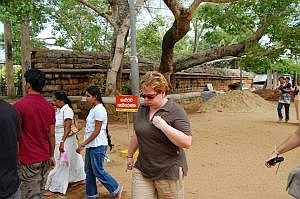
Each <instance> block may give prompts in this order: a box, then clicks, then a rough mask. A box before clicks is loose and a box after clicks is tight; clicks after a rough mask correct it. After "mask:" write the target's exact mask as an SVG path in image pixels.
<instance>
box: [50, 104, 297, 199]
mask: <svg viewBox="0 0 300 199" xmlns="http://www.w3.org/2000/svg"><path fill="white" fill-rule="evenodd" d="M291 107H292V110H291V120H290V122H289V123H277V122H276V120H277V116H276V105H275V103H274V104H273V106H271V108H268V109H266V110H264V111H259V112H250V113H249V112H245V113H234V112H230V113H229V112H225V111H224V112H210V113H191V114H189V118H190V121H191V126H192V130H193V145H192V147H191V148H190V149H188V150H186V153H187V159H188V165H189V172H188V176H187V177H186V178H185V198H187V199H215V198H216V199H258V198H262V199H263V198H274V199H288V198H292V197H290V196H289V195H288V194H287V192H286V191H285V186H286V179H287V175H288V172H289V171H290V170H291V169H292V168H293V167H296V166H298V165H300V159H299V153H300V151H299V149H295V150H294V151H291V152H288V153H287V154H285V155H284V157H285V161H284V162H283V163H282V164H281V165H280V168H279V170H278V173H277V175H276V174H275V171H276V168H272V169H267V168H266V167H264V160H265V158H266V156H267V155H268V154H269V153H270V152H271V151H272V150H273V148H274V145H275V144H279V143H280V142H281V141H282V140H283V139H285V138H286V137H288V136H289V135H290V134H291V133H293V132H294V131H295V130H296V128H297V125H298V121H297V120H296V119H295V111H294V105H293V104H292V105H291ZM127 129H128V128H127V125H126V122H119V123H111V124H110V132H111V134H112V139H113V142H114V144H115V145H116V146H115V148H114V149H113V151H112V152H111V153H110V159H111V162H109V163H106V168H107V170H108V171H109V172H110V173H111V174H112V176H114V177H115V178H116V179H117V180H118V181H119V182H120V183H121V184H122V185H123V186H124V190H125V193H124V197H122V198H123V199H127V198H130V189H131V184H130V183H131V172H125V167H126V159H125V158H122V157H120V151H121V150H123V149H126V148H127V145H128V130H127ZM84 190H85V187H84V186H77V187H75V188H71V189H69V191H68V193H67V195H66V196H62V195H58V194H56V195H55V196H52V197H49V198H52V199H54V198H72V199H73V198H74V199H76V198H84ZM99 190H100V192H101V193H100V194H101V196H100V198H109V197H108V195H107V191H106V190H105V189H104V188H103V187H102V186H100V185H99Z"/></svg>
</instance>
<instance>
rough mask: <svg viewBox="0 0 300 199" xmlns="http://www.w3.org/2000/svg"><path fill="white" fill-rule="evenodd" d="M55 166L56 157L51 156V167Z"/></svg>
mask: <svg viewBox="0 0 300 199" xmlns="http://www.w3.org/2000/svg"><path fill="white" fill-rule="evenodd" d="M54 167H55V158H54V157H50V169H51V170H52V169H54Z"/></svg>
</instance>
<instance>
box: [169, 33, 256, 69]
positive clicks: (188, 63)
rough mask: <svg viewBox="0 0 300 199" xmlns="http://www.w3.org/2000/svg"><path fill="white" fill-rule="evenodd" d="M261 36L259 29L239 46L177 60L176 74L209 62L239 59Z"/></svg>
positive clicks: (201, 52)
mask: <svg viewBox="0 0 300 199" xmlns="http://www.w3.org/2000/svg"><path fill="white" fill-rule="evenodd" d="M261 36H262V34H261V31H260V29H258V30H257V31H256V32H255V33H254V34H253V35H252V36H251V37H250V38H248V39H247V40H244V41H241V42H240V43H238V44H232V45H229V46H221V47H218V48H211V49H207V50H203V51H200V52H197V53H193V54H192V55H190V56H186V57H184V58H180V59H178V60H176V61H175V62H174V64H173V67H174V72H178V71H182V70H185V69H188V68H191V67H193V66H197V65H201V64H203V63H206V62H209V61H213V60H216V59H221V58H223V57H226V56H234V57H239V56H241V55H243V52H244V50H245V48H246V47H247V45H250V44H251V43H253V42H257V41H258V40H259V39H260V38H261Z"/></svg>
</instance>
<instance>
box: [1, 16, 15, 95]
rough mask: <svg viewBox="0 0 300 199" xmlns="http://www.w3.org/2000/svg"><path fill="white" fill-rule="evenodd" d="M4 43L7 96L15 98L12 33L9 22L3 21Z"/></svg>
mask: <svg viewBox="0 0 300 199" xmlns="http://www.w3.org/2000/svg"><path fill="white" fill-rule="evenodd" d="M4 43H5V59H6V64H5V66H6V78H7V82H6V83H7V96H8V97H9V98H14V97H16V92H15V83H14V72H13V52H12V31H11V23H10V21H7V20H6V21H4Z"/></svg>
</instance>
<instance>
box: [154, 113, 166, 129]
mask: <svg viewBox="0 0 300 199" xmlns="http://www.w3.org/2000/svg"><path fill="white" fill-rule="evenodd" d="M152 123H153V125H154V126H155V127H156V128H158V129H160V130H162V129H163V128H164V127H165V126H167V125H168V124H167V122H166V121H165V120H164V119H163V118H162V117H160V116H154V117H153V120H152Z"/></svg>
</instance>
